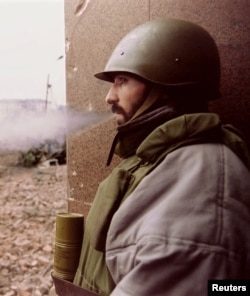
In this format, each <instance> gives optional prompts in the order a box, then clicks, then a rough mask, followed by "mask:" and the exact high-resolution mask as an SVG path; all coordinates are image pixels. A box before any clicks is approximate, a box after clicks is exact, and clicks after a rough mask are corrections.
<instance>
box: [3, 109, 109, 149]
mask: <svg viewBox="0 0 250 296" xmlns="http://www.w3.org/2000/svg"><path fill="white" fill-rule="evenodd" d="M110 117H111V115H110V114H108V113H98V112H93V111H85V112H78V111H74V110H70V109H67V108H65V109H57V110H53V111H48V112H46V113H41V112H39V113H38V112H21V113H20V114H17V115H12V116H9V117H8V118H5V119H3V120H0V151H26V150H29V149H30V148H36V147H39V146H40V145H42V144H44V143H45V142H46V141H57V142H59V143H63V141H64V140H65V138H66V136H67V135H69V134H71V133H73V132H75V131H77V130H80V129H86V128H88V127H91V126H93V125H96V124H98V123H100V122H102V121H105V120H108V119H109V118H110Z"/></svg>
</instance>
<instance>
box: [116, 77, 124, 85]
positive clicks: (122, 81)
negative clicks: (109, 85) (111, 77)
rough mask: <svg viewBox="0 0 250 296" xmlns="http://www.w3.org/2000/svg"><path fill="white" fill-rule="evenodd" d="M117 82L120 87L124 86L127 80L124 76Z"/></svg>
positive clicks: (118, 78)
mask: <svg viewBox="0 0 250 296" xmlns="http://www.w3.org/2000/svg"><path fill="white" fill-rule="evenodd" d="M115 80H116V83H118V84H119V85H123V84H124V83H126V82H127V78H126V77H124V76H122V75H119V76H117V77H116V79H115Z"/></svg>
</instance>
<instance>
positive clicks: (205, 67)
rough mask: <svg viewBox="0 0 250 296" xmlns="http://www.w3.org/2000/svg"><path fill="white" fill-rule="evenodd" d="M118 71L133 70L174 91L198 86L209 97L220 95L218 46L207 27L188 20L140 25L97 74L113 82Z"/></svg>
mask: <svg viewBox="0 0 250 296" xmlns="http://www.w3.org/2000/svg"><path fill="white" fill-rule="evenodd" d="M114 72H126V73H131V74H134V75H137V76H139V77H142V78H144V79H146V80H147V81H150V82H153V83H156V84H159V85H164V86H166V87H167V88H168V87H169V88H170V89H172V90H173V89H175V88H182V87H189V86H190V87H193V88H195V87H197V88H200V89H202V90H203V93H204V94H206V96H207V99H215V98H218V97H219V96H220V91H219V84H220V58H219V53H218V49H217V46H216V44H215V42H214V40H213V38H212V37H211V35H210V34H209V33H208V32H207V31H206V30H205V29H203V28H202V27H200V26H199V25H197V24H194V23H192V22H189V21H185V20H179V19H165V20H153V21H149V22H146V23H144V24H141V25H139V26H138V27H136V28H135V29H134V30H132V31H131V32H130V33H128V34H127V35H126V36H125V37H124V38H123V39H122V40H121V41H120V42H119V43H118V45H117V46H116V48H115V49H114V51H113V53H112V54H111V56H110V58H109V60H108V62H107V64H106V67H105V69H104V71H103V72H100V73H96V74H95V76H96V77H97V78H99V79H101V80H105V81H109V82H113V77H114V76H113V74H114Z"/></svg>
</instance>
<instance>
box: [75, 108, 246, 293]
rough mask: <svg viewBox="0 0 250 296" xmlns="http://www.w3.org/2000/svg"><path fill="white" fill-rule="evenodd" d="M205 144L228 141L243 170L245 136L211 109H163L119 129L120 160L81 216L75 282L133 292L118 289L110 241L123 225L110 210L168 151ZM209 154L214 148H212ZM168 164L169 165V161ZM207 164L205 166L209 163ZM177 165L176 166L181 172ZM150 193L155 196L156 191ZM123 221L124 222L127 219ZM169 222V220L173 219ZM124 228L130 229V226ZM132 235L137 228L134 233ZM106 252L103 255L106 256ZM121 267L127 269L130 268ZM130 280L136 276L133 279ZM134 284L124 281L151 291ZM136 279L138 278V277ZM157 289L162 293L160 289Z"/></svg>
mask: <svg viewBox="0 0 250 296" xmlns="http://www.w3.org/2000/svg"><path fill="white" fill-rule="evenodd" d="M159 118H160V120H159ZM161 121H163V123H162V122H161ZM159 123H160V124H159ZM210 144H214V145H217V146H218V145H222V146H227V147H229V148H230V151H233V153H232V152H231V153H232V154H233V155H234V156H235V155H237V156H235V157H236V158H237V159H238V158H239V159H238V162H239V163H240V165H241V166H243V167H245V169H246V171H248V169H247V168H246V167H247V166H249V155H248V152H247V148H246V145H245V143H244V141H242V139H241V137H240V135H239V134H238V132H237V131H236V130H235V129H233V128H232V127H231V126H223V125H222V124H221V122H220V120H219V118H218V116H217V115H215V114H205V113H204V114H190V115H183V116H180V117H177V118H174V119H172V120H169V121H167V122H164V112H163V114H161V115H159V116H156V118H155V119H153V120H152V119H150V120H149V121H148V120H146V122H145V123H144V125H143V128H142V127H141V125H140V124H138V128H133V131H132V132H131V130H130V128H128V129H126V130H125V131H124V132H123V133H122V134H121V135H120V137H119V139H118V143H116V145H115V148H116V153H117V154H118V155H120V156H121V157H122V158H124V160H123V161H122V162H121V163H120V164H119V165H118V167H116V168H115V169H114V170H113V171H112V173H111V174H110V176H109V177H108V178H107V179H106V180H104V181H103V182H102V183H101V184H100V186H99V188H98V191H97V194H96V197H95V200H94V203H93V205H92V208H91V210H90V213H89V215H88V217H87V220H86V225H85V234H84V240H83V246H82V252H81V259H80V262H79V267H78V270H77V272H76V276H75V279H74V284H76V285H80V286H82V287H84V288H86V289H88V290H90V291H94V292H96V293H98V294H99V295H110V294H111V292H112V291H113V293H114V295H135V294H133V293H132V294H130V293H129V292H128V293H127V294H126V289H125V290H123V288H124V287H123V286H121V287H122V288H121V289H120V288H119V286H120V281H121V282H122V278H123V277H125V274H124V273H123V272H122V269H123V267H122V266H121V265H119V264H121V263H120V261H119V260H118V259H119V252H116V253H115V258H116V260H114V258H113V257H112V256H113V255H112V248H113V246H112V242H114V241H116V237H114V233H116V236H119V231H121V232H122V230H121V229H119V231H118V232H117V229H116V227H115V226H112V223H114V222H113V221H112V219H113V216H114V214H115V213H117V214H118V213H119V211H120V210H121V212H122V208H123V207H124V205H126V202H127V201H129V200H130V202H131V199H130V198H128V197H130V196H132V195H133V196H136V194H137V193H136V192H137V187H139V184H140V183H141V181H142V180H143V179H144V178H145V176H148V178H150V176H151V174H153V172H154V171H155V169H156V167H158V166H159V165H160V164H161V163H162V162H163V161H164V160H165V159H167V157H168V155H169V156H170V155H171V154H172V153H175V152H176V153H177V152H178V151H185V149H186V148H185V147H187V146H188V147H197V145H201V146H200V148H199V149H201V150H202V149H203V147H205V146H207V145H210ZM194 151H195V150H194ZM211 153H213V150H211ZM212 157H213V154H211V158H212ZM243 163H244V164H243ZM172 165H173V166H174V163H172ZM207 165H208V169H209V163H208V164H207ZM181 169H182V168H181V166H180V167H179V170H180V172H181ZM190 170H192V167H190ZM175 173H176V170H175ZM169 177H170V176H169ZM166 178H168V176H166ZM204 181H205V182H207V181H210V180H204ZM169 186H170V185H169ZM183 186H185V184H183ZM191 186H195V184H191ZM164 190H165V191H166V192H165V194H164V195H165V198H164V199H165V200H167V197H168V192H167V189H166V188H165V189H164ZM155 198H156V200H157V196H156V197H155ZM166 207H167V205H166ZM146 208H147V210H146V211H149V212H150V206H149V205H148V206H146ZM131 209H132V208H131ZM138 210H139V209H138ZM123 214H124V213H123ZM155 215H157V212H155ZM117 219H118V220H119V215H118V218H117V215H116V221H117ZM127 222H128V223H129V221H127ZM171 223H173V225H174V223H175V221H174V219H173V220H172V222H171ZM125 224H126V223H125ZM135 224H136V223H135ZM111 226H112V227H111ZM110 227H111V228H113V229H115V231H113V232H112V231H110ZM122 227H123V228H124V227H125V226H124V225H123V226H122ZM138 227H139V226H138ZM163 228H164V227H163ZM123 230H124V229H123ZM109 231H110V232H109ZM127 231H128V232H130V230H129V229H128V230H127ZM133 231H135V232H138V231H139V228H138V229H133ZM134 235H136V234H135V233H134ZM134 235H133V233H132V234H131V236H132V237H133V236H134ZM110 238H112V239H110ZM117 243H118V245H116V244H114V245H115V248H117V249H119V247H118V246H119V241H117ZM130 243H131V242H130ZM106 244H107V245H106ZM133 244H135V245H136V244H137V242H136V240H135V241H133ZM107 248H108V249H107ZM110 248H111V249H110ZM122 248H124V246H122ZM107 251H108V253H107ZM122 253H123V255H122V256H124V249H123V252H122ZM107 254H108V257H107V258H106V256H107ZM133 256H136V254H133ZM122 258H124V257H122ZM128 259H129V255H128ZM124 260H125V261H124V262H123V264H125V263H126V256H125V259H124ZM157 260H158V259H157ZM114 262H116V263H114ZM118 263H119V264H118ZM107 264H108V265H107ZM108 266H109V267H108ZM130 267H131V266H130ZM119 268H120V269H121V270H119ZM169 268H171V266H170V267H169ZM131 269H132V267H131ZM126 272H128V273H129V269H128V270H127V271H126ZM138 276H140V275H138ZM191 280H192V279H191ZM134 281H135V282H136V279H134ZM125 282H126V281H125ZM133 284H134V286H133ZM133 284H132V283H131V282H129V281H128V282H127V285H131V288H129V287H127V289H128V291H129V290H130V289H132V288H133V289H135V291H137V294H136V295H151V292H152V291H151V290H150V288H148V291H150V294H148V293H149V292H147V290H146V294H143V293H145V291H144V292H143V293H140V291H139V290H136V289H137V288H138V287H136V284H135V283H133ZM141 285H142V283H140V286H141ZM164 289H165V288H164ZM116 291H117V292H116ZM124 291H125V292H124ZM112 295H113V294H112ZM152 295H153V294H152ZM157 295H158V294H157ZM159 295H165V294H164V293H163V294H161V293H160V294H159ZM169 295H172V294H169ZM179 295H181V294H179Z"/></svg>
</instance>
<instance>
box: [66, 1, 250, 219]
mask: <svg viewBox="0 0 250 296" xmlns="http://www.w3.org/2000/svg"><path fill="white" fill-rule="evenodd" d="M249 15H250V0H234V1H232V0H220V1H218V0H157V1H154V0H151V1H150V0H136V1H135V0H105V1H104V0H85V1H82V0H65V22H66V38H67V39H66V48H67V70H66V71H67V73H66V77H67V104H68V106H70V107H72V108H74V109H77V110H86V109H89V108H92V109H94V110H97V111H106V110H107V107H106V106H105V102H104V98H105V94H106V92H107V90H108V87H109V85H108V84H107V83H104V82H101V81H98V80H97V79H95V78H94V77H93V74H94V73H96V72H98V71H101V70H102V69H103V68H104V66H105V63H106V61H107V59H108V57H109V55H110V53H111V51H112V50H113V48H114V47H115V45H116V44H117V42H118V41H119V40H120V39H121V38H122V37H123V36H124V35H125V34H126V33H127V32H128V31H130V30H131V29H133V28H134V27H135V26H137V25H138V24H140V23H143V22H145V21H148V20H151V19H160V18H166V17H174V18H182V19H186V20H190V21H193V22H196V23H198V24H200V25H201V26H203V27H204V28H206V29H207V30H208V31H209V32H210V33H211V35H212V36H213V37H214V39H215V40H216V43H217V45H218V47H219V51H220V56H221V65H222V80H221V91H222V94H223V97H222V98H221V100H219V101H216V102H213V103H212V104H211V109H212V110H213V111H214V112H217V113H219V114H220V115H221V117H222V118H223V120H225V121H228V122H231V123H233V124H234V125H235V126H236V127H238V128H240V129H241V130H242V131H243V132H244V133H245V135H246V137H247V141H248V143H250V134H249V132H248V125H249V111H250V98H249V97H250V93H249V90H250V86H249V84H250V83H249V82H250V73H249V69H250V54H249V48H250V34H249V31H250V30H249V29H250V18H249ZM114 135H115V123H114V122H113V121H112V120H110V121H108V122H105V123H102V124H100V125H99V126H97V127H94V128H93V129H91V130H87V131H80V132H77V133H75V134H74V135H72V136H70V137H69V139H68V182H69V186H68V188H69V200H70V201H69V210H70V211H75V212H81V213H83V214H87V212H88V210H89V207H90V204H91V202H92V200H93V198H94V195H95V192H96V189H97V186H98V184H99V182H100V181H101V180H102V179H103V178H105V177H106V176H107V175H108V174H109V172H110V170H111V169H112V167H113V166H114V165H115V164H116V163H117V162H118V161H119V160H118V159H117V158H116V159H115V160H114V162H113V165H112V166H111V167H110V168H107V167H106V165H105V163H106V159H107V155H108V152H109V148H110V145H111V143H112V138H113V136H114Z"/></svg>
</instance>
